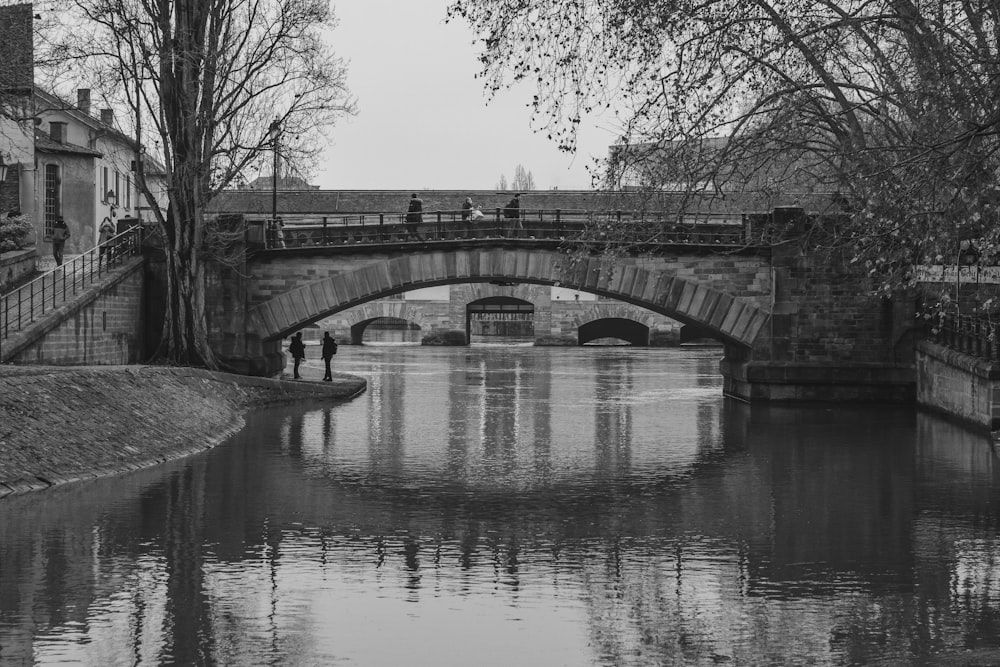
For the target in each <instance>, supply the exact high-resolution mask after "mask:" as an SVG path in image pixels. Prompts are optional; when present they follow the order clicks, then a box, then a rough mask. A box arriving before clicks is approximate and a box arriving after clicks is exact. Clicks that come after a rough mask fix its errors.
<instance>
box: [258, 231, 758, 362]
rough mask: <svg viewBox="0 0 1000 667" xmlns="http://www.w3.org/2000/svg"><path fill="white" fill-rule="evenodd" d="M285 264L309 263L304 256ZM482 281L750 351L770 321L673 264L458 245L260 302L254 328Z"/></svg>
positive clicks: (381, 258)
mask: <svg viewBox="0 0 1000 667" xmlns="http://www.w3.org/2000/svg"><path fill="white" fill-rule="evenodd" d="M286 261H289V262H290V263H291V264H299V265H301V264H302V262H303V260H302V258H300V257H289V258H288V260H286ZM272 268H277V267H272ZM289 270H292V268H291V266H290V269H289ZM476 282H491V283H500V284H505V285H507V284H517V283H529V284H537V285H551V286H558V287H566V288H570V289H575V290H579V291H583V292H590V293H593V294H597V295H600V296H606V297H610V298H612V299H616V300H618V301H621V302H623V303H625V304H633V305H635V306H638V307H640V308H644V309H646V310H650V311H652V312H655V313H659V314H661V315H666V316H667V317H670V318H673V319H676V320H678V321H680V322H682V323H685V324H697V325H699V326H703V327H706V328H707V329H709V330H711V331H713V332H715V334H716V336H717V337H718V338H719V339H721V340H724V341H726V342H727V343H730V344H735V345H737V346H741V347H744V348H751V347H753V346H754V343H755V341H756V340H757V337H758V335H759V334H761V332H762V331H764V330H765V327H764V325H765V323H766V322H767V321H768V319H769V313H768V312H767V310H765V309H764V308H762V307H761V306H760V305H758V303H757V302H756V301H755V299H754V298H752V297H736V296H733V295H732V294H729V293H727V292H725V291H723V289H720V288H716V287H713V286H712V285H711V284H709V283H707V282H704V283H703V282H698V281H696V280H691V279H688V278H682V277H680V276H679V275H678V271H676V270H672V269H671V268H670V266H663V267H662V268H657V267H653V266H646V265H636V264H630V265H625V266H622V265H620V264H611V263H610V262H607V261H605V260H603V259H602V258H600V257H593V258H588V259H583V260H580V261H576V262H573V261H571V258H570V257H569V256H567V255H566V254H564V253H561V252H559V251H557V250H548V249H541V248H523V247H517V248H513V249H511V248H502V247H501V248H490V249H486V250H482V249H475V248H468V247H459V248H455V249H451V250H448V251H443V250H434V249H425V250H423V251H417V252H413V250H412V249H411V250H410V251H409V252H407V253H406V254H400V255H398V256H388V257H387V256H386V255H385V254H380V255H378V256H373V257H372V258H371V261H370V262H369V263H366V264H362V265H357V264H356V265H354V267H353V268H347V269H345V270H342V271H339V272H336V273H332V274H331V275H329V276H328V277H326V278H321V279H320V280H314V281H312V282H309V283H306V284H303V285H301V286H300V287H297V288H293V289H291V290H288V291H286V292H283V293H280V294H277V295H275V296H273V297H272V298H270V299H268V300H267V301H264V302H262V303H259V304H258V305H256V306H254V307H253V308H251V309H250V311H249V313H248V316H249V322H250V327H249V328H250V332H251V333H253V334H255V335H256V336H258V337H259V339H260V340H262V341H265V342H267V341H276V340H280V339H281V338H284V337H285V336H287V335H289V334H290V333H291V332H293V331H295V330H297V329H299V328H301V327H302V326H304V325H306V324H309V323H311V322H314V321H316V320H319V319H322V318H324V317H327V316H329V315H332V314H334V313H337V312H339V311H342V310H346V309H348V308H352V307H355V306H359V305H361V304H365V303H367V302H369V301H372V300H375V299H379V298H382V297H386V296H390V295H393V294H398V293H401V292H405V291H408V290H412V289H415V288H419V287H431V286H436V285H447V284H454V283H476ZM720 282H722V283H723V284H724V281H720ZM721 286H722V285H720V287H721ZM761 296H762V297H763V295H761ZM392 316H395V315H392ZM359 317H363V315H360V316H359Z"/></svg>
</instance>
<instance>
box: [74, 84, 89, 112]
mask: <svg viewBox="0 0 1000 667" xmlns="http://www.w3.org/2000/svg"><path fill="white" fill-rule="evenodd" d="M76 108H77V109H79V110H80V111H82V112H83V113H85V114H87V115H88V116H89V115H90V88H80V89H79V90H77V91H76Z"/></svg>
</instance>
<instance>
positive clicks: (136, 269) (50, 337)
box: [3, 259, 145, 365]
mask: <svg viewBox="0 0 1000 667" xmlns="http://www.w3.org/2000/svg"><path fill="white" fill-rule="evenodd" d="M143 280H144V278H143V266H142V259H135V260H133V261H132V262H130V263H127V264H126V265H125V266H124V267H123V268H121V269H118V270H114V271H112V272H111V273H110V274H109V275H108V276H106V277H105V278H104V279H103V281H102V282H101V283H100V284H99V285H96V286H95V288H93V289H87V290H85V291H83V292H82V293H81V294H80V296H79V297H77V298H76V299H75V300H73V301H71V302H69V303H67V304H66V305H64V306H61V307H59V308H57V309H55V310H52V311H50V312H49V313H47V314H46V315H45V316H44V317H43V318H42V319H40V320H39V321H38V322H36V323H35V324H33V325H32V326H31V327H29V328H27V329H25V330H23V331H21V332H19V333H17V334H15V335H13V336H11V337H10V338H9V339H8V340H6V341H4V349H3V360H4V361H5V362H13V363H18V364H47V365H77V364H88V365H98V364H130V363H136V362H138V361H139V360H140V357H141V355H142V351H143V340H142V338H143V329H144V327H143V318H144V314H145V309H144V299H143Z"/></svg>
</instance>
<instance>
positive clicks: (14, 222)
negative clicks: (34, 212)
mask: <svg viewBox="0 0 1000 667" xmlns="http://www.w3.org/2000/svg"><path fill="white" fill-rule="evenodd" d="M30 232H31V221H30V220H29V219H28V216H26V215H15V216H10V217H7V218H0V252H8V251H10V250H20V249H21V248H23V247H24V242H25V239H26V238H27V236H28V234H29V233H30Z"/></svg>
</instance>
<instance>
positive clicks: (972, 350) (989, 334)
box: [927, 314, 1000, 361]
mask: <svg viewBox="0 0 1000 667" xmlns="http://www.w3.org/2000/svg"><path fill="white" fill-rule="evenodd" d="M932 321H933V320H932ZM927 337H928V339H930V340H931V341H933V342H935V343H937V344H939V345H943V346H944V347H947V348H949V349H951V350H955V351H956V352H961V353H963V354H968V355H970V356H973V357H978V358H980V359H985V360H986V361H1000V322H995V321H991V320H989V319H986V318H985V317H980V316H977V315H957V314H949V315H944V316H942V317H940V319H938V320H937V321H936V322H935V325H932V326H930V327H929V330H928V332H927Z"/></svg>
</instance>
